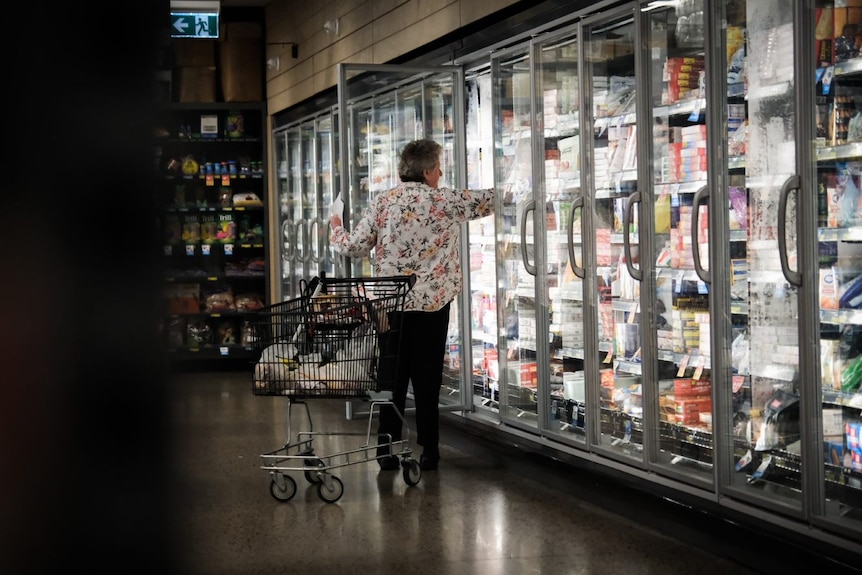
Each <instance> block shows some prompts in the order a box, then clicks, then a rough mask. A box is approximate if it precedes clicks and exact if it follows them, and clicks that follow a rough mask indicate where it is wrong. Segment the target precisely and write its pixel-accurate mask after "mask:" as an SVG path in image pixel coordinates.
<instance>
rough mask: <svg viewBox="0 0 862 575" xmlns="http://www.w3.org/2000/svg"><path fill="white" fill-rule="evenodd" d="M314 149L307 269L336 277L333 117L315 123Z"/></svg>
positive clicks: (316, 120) (320, 119) (313, 272)
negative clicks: (332, 231) (331, 209)
mask: <svg viewBox="0 0 862 575" xmlns="http://www.w3.org/2000/svg"><path fill="white" fill-rule="evenodd" d="M314 126H315V128H314V137H315V148H314V154H315V159H316V161H315V162H314V182H315V192H314V194H313V195H312V196H311V206H310V211H311V213H312V215H313V217H312V219H311V222H310V223H309V240H310V246H309V247H310V256H309V259H310V266H311V273H312V274H313V275H319V274H320V273H325V274H326V275H327V276H328V277H333V276H334V275H335V262H334V259H333V258H332V253H331V250H330V249H329V206H330V205H331V204H332V200H333V199H334V198H335V193H336V190H335V179H334V177H333V173H334V170H335V166H334V165H333V162H332V158H333V155H334V150H335V146H334V135H333V122H332V116H331V115H328V114H327V115H326V116H323V117H320V118H317V119H315V120H314Z"/></svg>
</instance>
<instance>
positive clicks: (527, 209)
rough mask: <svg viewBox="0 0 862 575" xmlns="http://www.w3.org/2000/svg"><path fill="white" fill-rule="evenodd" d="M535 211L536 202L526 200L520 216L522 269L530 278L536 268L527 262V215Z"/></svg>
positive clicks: (534, 273)
mask: <svg viewBox="0 0 862 575" xmlns="http://www.w3.org/2000/svg"><path fill="white" fill-rule="evenodd" d="M535 211H536V200H528V201H527V202H525V203H524V212H523V214H521V260H523V262H524V268H525V269H526V270H527V273H528V274H530V275H531V276H534V275H536V266H534V265H533V264H531V263H530V262H529V261H527V215H528V214H530V215H532V212H535Z"/></svg>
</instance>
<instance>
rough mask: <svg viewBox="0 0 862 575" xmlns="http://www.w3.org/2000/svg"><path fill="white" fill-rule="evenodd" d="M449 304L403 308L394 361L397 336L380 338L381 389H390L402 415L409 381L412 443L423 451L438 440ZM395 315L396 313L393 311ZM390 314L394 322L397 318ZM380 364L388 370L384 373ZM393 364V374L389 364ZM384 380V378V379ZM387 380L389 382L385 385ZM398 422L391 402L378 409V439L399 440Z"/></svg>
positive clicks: (433, 449) (430, 449)
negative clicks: (412, 409)
mask: <svg viewBox="0 0 862 575" xmlns="http://www.w3.org/2000/svg"><path fill="white" fill-rule="evenodd" d="M449 308H450V304H446V306H445V307H443V308H441V309H439V310H437V311H433V312H422V311H407V312H402V313H400V315H401V334H400V349H399V351H398V354H397V355H398V357H397V362H396V361H393V359H394V358H393V354H392V353H391V350H392V349H393V348H392V346H393V345H395V344H397V342H398V339H399V338H398V335H397V333H393V334H384V335H383V337H382V338H381V351H380V353H381V372H380V373H381V378H382V379H381V381H382V388H383V389H389V390H391V391H392V403H393V404H394V407H395V408H397V409H398V411H399V412H400V413H401V414H403V413H404V406H405V403H406V401H407V387H408V384H409V383H411V382H412V383H413V398H414V402H415V404H416V433H417V438H416V443H418V444H419V445H421V446H423V448H424V453H432V452H436V451H437V449H438V443H439V441H440V429H439V423H440V422H439V419H440V408H439V402H440V386H441V385H442V383H443V358H444V352H445V346H446V334H447V332H448V329H449ZM397 315H398V314H397ZM397 315H396V316H395V317H392V318H391V319H392V321H393V322H395V323H393V324H392V325H398V323H397V321H398V317H397ZM384 363H385V364H388V366H389V367H388V371H389V373H388V374H387V373H385V372H386V371H387V368H384V367H383V366H384ZM394 365H397V368H396V371H395V374H394V377H392V375H391V369H392V366H394ZM384 380H386V381H384ZM387 383H391V386H390V385H387ZM401 432H402V422H401V419H400V418H399V417H398V414H397V413H396V412H395V410H394V409H393V406H392V405H384V406H382V407H381V408H380V422H379V425H378V427H377V433H378V435H383V436H384V437H380V438H379V441H380V442H385V441H388V439H389V438H388V437H385V434H389V435H390V436H391V437H392V441H400V440H401V438H402V436H401Z"/></svg>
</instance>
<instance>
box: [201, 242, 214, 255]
mask: <svg viewBox="0 0 862 575" xmlns="http://www.w3.org/2000/svg"><path fill="white" fill-rule="evenodd" d="M211 248H212V246H210V245H209V244H203V245H202V246H201V253H202V254H203V255H205V256H208V255H210V249H211Z"/></svg>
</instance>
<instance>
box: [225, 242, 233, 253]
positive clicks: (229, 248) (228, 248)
mask: <svg viewBox="0 0 862 575" xmlns="http://www.w3.org/2000/svg"><path fill="white" fill-rule="evenodd" d="M224 255H226V256H231V255H233V244H225V245H224Z"/></svg>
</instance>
